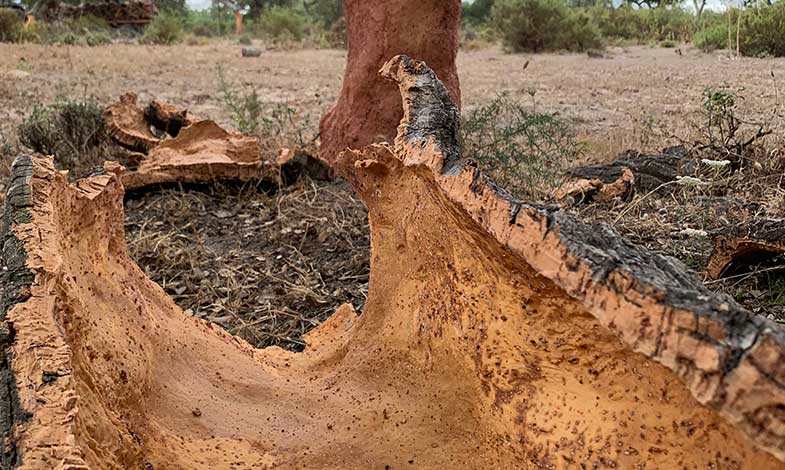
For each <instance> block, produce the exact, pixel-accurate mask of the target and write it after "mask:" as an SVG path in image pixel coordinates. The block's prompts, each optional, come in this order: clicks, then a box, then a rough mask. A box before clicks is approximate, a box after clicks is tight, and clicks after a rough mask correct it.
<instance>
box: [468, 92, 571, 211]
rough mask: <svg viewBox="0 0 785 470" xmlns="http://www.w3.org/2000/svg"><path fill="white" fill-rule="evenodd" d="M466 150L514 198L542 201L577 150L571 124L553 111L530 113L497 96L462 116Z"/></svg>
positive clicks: (508, 99)
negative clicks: (569, 125) (567, 123)
mask: <svg viewBox="0 0 785 470" xmlns="http://www.w3.org/2000/svg"><path fill="white" fill-rule="evenodd" d="M461 138H462V141H463V147H464V154H465V155H466V156H467V157H469V158H471V159H472V160H474V161H476V162H477V163H478V165H479V166H480V167H481V168H482V169H483V170H484V171H485V172H486V173H487V174H489V175H490V176H491V178H492V179H493V180H494V181H495V182H496V183H498V184H500V185H502V186H503V187H504V188H505V189H507V190H509V191H510V192H512V193H513V194H515V195H516V196H518V197H523V198H526V199H528V200H534V201H542V200H546V199H548V197H549V195H550V194H552V193H553V191H554V190H555V189H557V188H558V187H559V186H561V184H562V183H563V177H564V173H565V170H566V168H567V167H568V166H569V165H570V164H572V163H573V162H574V161H575V159H576V158H577V157H578V155H579V154H580V146H579V145H578V143H577V142H576V141H575V139H574V137H573V135H572V133H571V131H570V129H569V127H568V126H567V125H566V124H565V123H563V122H562V121H561V120H560V119H559V118H558V117H557V116H555V115H553V114H548V113H537V112H530V111H528V110H527V109H525V107H524V106H523V105H521V104H520V103H518V102H516V101H514V100H512V99H510V98H509V97H508V96H507V95H500V96H498V97H497V98H496V99H494V100H493V101H492V102H491V103H489V104H487V105H485V106H482V107H480V108H478V109H476V110H475V111H473V112H472V113H471V114H469V115H468V116H467V117H466V118H465V119H464V121H463V125H462V128H461Z"/></svg>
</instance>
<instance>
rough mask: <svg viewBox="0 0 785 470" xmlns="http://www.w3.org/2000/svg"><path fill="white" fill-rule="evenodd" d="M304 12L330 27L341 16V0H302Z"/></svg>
mask: <svg viewBox="0 0 785 470" xmlns="http://www.w3.org/2000/svg"><path fill="white" fill-rule="evenodd" d="M303 9H304V10H305V13H306V14H307V15H308V16H310V17H311V18H314V19H315V20H317V21H319V22H321V23H322V25H324V26H326V27H330V26H332V25H333V24H335V22H337V21H338V20H339V19H340V18H341V17H342V16H343V1H342V0H303Z"/></svg>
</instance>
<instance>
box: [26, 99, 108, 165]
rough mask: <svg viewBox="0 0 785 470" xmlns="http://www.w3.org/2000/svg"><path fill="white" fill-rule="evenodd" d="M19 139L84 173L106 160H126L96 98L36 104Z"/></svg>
mask: <svg viewBox="0 0 785 470" xmlns="http://www.w3.org/2000/svg"><path fill="white" fill-rule="evenodd" d="M17 131H18V134H19V142H20V143H21V144H22V145H24V146H25V147H28V148H30V149H32V150H34V151H36V152H38V153H41V154H44V155H53V156H54V157H55V163H56V164H57V166H58V168H62V169H69V170H73V173H74V175H75V176H83V175H85V174H87V173H89V171H90V170H91V169H93V168H95V167H96V166H99V165H100V164H101V163H103V162H104V161H106V160H122V158H120V157H119V156H118V154H117V152H116V151H117V149H116V147H114V146H113V145H112V143H111V139H110V136H109V133H108V131H107V129H106V126H105V124H104V120H103V117H102V108H101V107H100V106H99V105H98V103H97V102H96V101H95V100H94V99H92V98H85V99H82V100H70V99H60V100H59V101H58V102H57V103H55V104H52V105H41V104H34V105H33V107H32V111H31V113H30V114H29V115H28V116H27V117H26V118H25V119H24V121H22V123H21V124H20V125H19V127H18V129H17Z"/></svg>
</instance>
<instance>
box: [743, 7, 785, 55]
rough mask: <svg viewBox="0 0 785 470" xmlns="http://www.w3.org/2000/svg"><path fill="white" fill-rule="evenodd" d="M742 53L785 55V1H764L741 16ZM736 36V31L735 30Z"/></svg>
mask: <svg viewBox="0 0 785 470" xmlns="http://www.w3.org/2000/svg"><path fill="white" fill-rule="evenodd" d="M741 23H742V27H741V33H740V37H739V39H740V41H739V42H740V48H741V53H742V54H743V55H746V56H751V57H761V56H774V57H785V3H784V2H775V3H773V4H772V5H767V4H765V3H763V2H761V3H760V4H758V5H757V6H755V7H753V8H747V9H746V10H744V11H743V12H742V17H741ZM734 38H735V31H734Z"/></svg>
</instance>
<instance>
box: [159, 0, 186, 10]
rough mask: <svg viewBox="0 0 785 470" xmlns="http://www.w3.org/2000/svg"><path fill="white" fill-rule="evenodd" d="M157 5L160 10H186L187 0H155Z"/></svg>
mask: <svg viewBox="0 0 785 470" xmlns="http://www.w3.org/2000/svg"><path fill="white" fill-rule="evenodd" d="M155 6H156V7H158V10H160V11H172V12H184V11H185V9H186V3H185V0H155Z"/></svg>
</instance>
